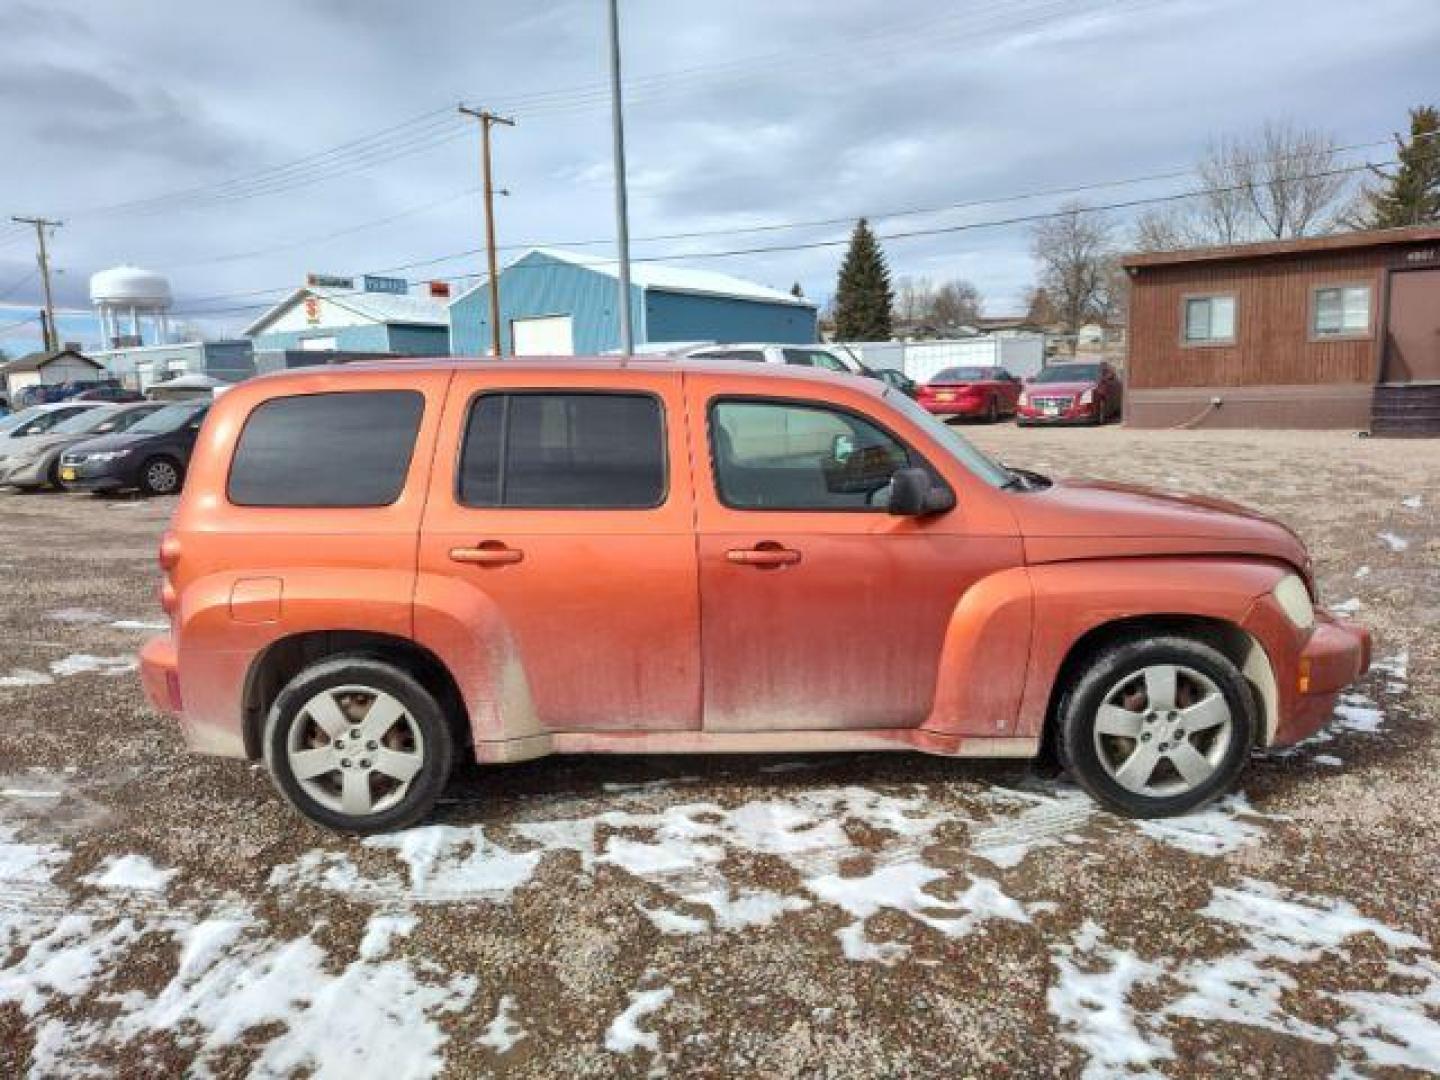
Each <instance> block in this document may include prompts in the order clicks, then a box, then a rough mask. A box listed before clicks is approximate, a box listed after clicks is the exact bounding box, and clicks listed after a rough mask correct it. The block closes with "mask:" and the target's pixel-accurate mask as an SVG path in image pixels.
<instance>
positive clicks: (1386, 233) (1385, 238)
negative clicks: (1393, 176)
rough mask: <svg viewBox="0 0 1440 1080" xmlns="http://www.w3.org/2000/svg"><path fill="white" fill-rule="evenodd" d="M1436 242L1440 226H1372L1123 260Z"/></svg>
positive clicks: (1172, 260)
mask: <svg viewBox="0 0 1440 1080" xmlns="http://www.w3.org/2000/svg"><path fill="white" fill-rule="evenodd" d="M1436 242H1440V228H1435V227H1433V226H1432V227H1426V226H1420V227H1415V228H1403V229H1372V230H1368V231H1365V232H1344V233H1333V234H1331V235H1328V236H1303V237H1299V238H1295V239H1290V240H1262V241H1260V242H1258V243H1254V244H1227V245H1223V246H1219V247H1200V248H1182V249H1180V250H1178V251H1142V252H1134V253H1132V254H1130V255H1125V256H1122V257H1121V259H1120V262H1121V265H1123V266H1124V267H1126V268H1127V269H1128V268H1130V267H1147V266H1170V265H1173V264H1176V263H1193V262H1220V261H1223V260H1226V259H1260V258H1271V257H1277V256H1282V255H1304V254H1310V253H1314V252H1321V251H1347V250H1351V249H1354V248H1367V247H1388V246H1391V245H1394V244H1433V243H1436Z"/></svg>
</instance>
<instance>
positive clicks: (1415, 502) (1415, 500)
mask: <svg viewBox="0 0 1440 1080" xmlns="http://www.w3.org/2000/svg"><path fill="white" fill-rule="evenodd" d="M1400 505H1401V506H1403V507H1405V509H1406V510H1419V509H1420V508H1421V507H1422V506H1424V505H1425V500H1424V499H1422V498H1421V497H1420V496H1419V495H1411V496H1409V497H1408V498H1404V499H1401V500H1400Z"/></svg>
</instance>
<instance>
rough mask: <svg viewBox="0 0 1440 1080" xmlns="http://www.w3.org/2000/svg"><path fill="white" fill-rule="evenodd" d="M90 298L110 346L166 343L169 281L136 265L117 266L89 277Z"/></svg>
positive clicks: (167, 335)
mask: <svg viewBox="0 0 1440 1080" xmlns="http://www.w3.org/2000/svg"><path fill="white" fill-rule="evenodd" d="M90 302H91V303H92V304H94V305H95V314H96V316H97V317H98V318H99V320H100V334H101V336H102V337H103V338H104V339H105V347H106V348H110V349H118V348H124V347H127V346H135V345H166V344H168V343H169V340H170V282H169V281H167V280H166V279H165V278H164V277H162V276H161V275H159V274H154V273H151V272H150V271H149V270H141V269H140V268H139V267H138V266H117V267H114V268H113V269H110V270H102V271H100V273H98V274H95V275H94V276H93V277H91V278H90Z"/></svg>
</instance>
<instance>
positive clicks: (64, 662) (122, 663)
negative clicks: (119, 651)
mask: <svg viewBox="0 0 1440 1080" xmlns="http://www.w3.org/2000/svg"><path fill="white" fill-rule="evenodd" d="M139 666H140V664H139V661H137V660H136V659H135V657H133V656H91V655H89V654H88V653H73V654H72V655H70V656H66V657H64V658H62V659H60V660H53V661H51V663H50V670H51V672H53V673H54V674H56V675H59V676H61V677H62V678H63V677H65V676H69V675H85V674H88V673H90V672H104V673H105V674H107V675H116V674H119V673H120V672H124V671H134V670H135V669H136V668H138V667H139Z"/></svg>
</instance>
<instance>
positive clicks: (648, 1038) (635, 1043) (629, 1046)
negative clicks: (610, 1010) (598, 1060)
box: [605, 986, 675, 1054]
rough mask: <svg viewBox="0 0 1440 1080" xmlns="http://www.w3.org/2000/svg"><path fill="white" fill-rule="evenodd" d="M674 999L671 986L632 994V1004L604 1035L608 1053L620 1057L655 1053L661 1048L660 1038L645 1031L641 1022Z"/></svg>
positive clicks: (632, 992)
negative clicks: (643, 1051)
mask: <svg viewBox="0 0 1440 1080" xmlns="http://www.w3.org/2000/svg"><path fill="white" fill-rule="evenodd" d="M674 995H675V991H674V990H672V989H671V988H670V987H668V986H662V987H660V989H658V990H632V991H630V1004H629V1005H628V1006H626V1008H625V1011H624V1012H622V1013H621V1014H620V1015H619V1016H617V1017H615V1019H614V1020H612V1021H610V1027H609V1028H608V1029H606V1031H605V1049H606V1050H611V1051H614V1052H615V1053H617V1054H628V1053H630V1052H631V1051H633V1050H642V1049H643V1050H650V1051H652V1052H653V1051H656V1050H658V1049H659V1048H660V1036H658V1035H656V1034H655V1032H653V1031H644V1030H642V1029H641V1028H640V1026H639V1022H640V1021H641V1020H642V1019H644V1018H645V1017H647V1016H649V1015H650V1014H651V1013H654V1012H658V1011H659V1010H660V1009H662V1008H664V1007H665V1005H666V1003H667V1002H669V1000H670V999H671V998H672V997H673V996H674Z"/></svg>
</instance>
